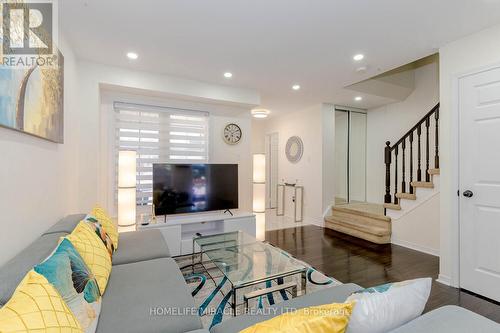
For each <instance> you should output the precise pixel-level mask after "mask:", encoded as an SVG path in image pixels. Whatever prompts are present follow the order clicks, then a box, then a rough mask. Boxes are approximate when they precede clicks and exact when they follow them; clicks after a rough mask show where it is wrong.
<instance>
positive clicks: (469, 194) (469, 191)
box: [463, 190, 474, 198]
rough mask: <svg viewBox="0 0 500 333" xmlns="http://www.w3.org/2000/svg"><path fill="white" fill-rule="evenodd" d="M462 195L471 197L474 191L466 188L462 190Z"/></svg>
mask: <svg viewBox="0 0 500 333" xmlns="http://www.w3.org/2000/svg"><path fill="white" fill-rule="evenodd" d="M463 195H464V197H466V198H472V196H473V195H474V193H473V192H472V191H471V190H467V191H464V193H463Z"/></svg>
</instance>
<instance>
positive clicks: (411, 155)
mask: <svg viewBox="0 0 500 333" xmlns="http://www.w3.org/2000/svg"><path fill="white" fill-rule="evenodd" d="M409 140H410V193H411V194H413V186H411V183H412V182H413V132H411V133H410V137H409Z"/></svg>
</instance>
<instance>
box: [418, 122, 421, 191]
mask: <svg viewBox="0 0 500 333" xmlns="http://www.w3.org/2000/svg"><path fill="white" fill-rule="evenodd" d="M421 137H422V126H421V125H418V127H417V142H418V146H417V150H418V151H417V181H419V182H420V181H422V144H421V143H422V140H421Z"/></svg>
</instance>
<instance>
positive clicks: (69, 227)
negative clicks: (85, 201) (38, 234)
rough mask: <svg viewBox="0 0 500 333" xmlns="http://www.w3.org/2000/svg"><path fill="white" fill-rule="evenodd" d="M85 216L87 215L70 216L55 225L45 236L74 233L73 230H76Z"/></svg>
mask: <svg viewBox="0 0 500 333" xmlns="http://www.w3.org/2000/svg"><path fill="white" fill-rule="evenodd" d="M85 216H86V215H85V214H74V215H68V216H66V217H65V218H63V219H61V220H59V222H57V223H56V224H54V225H53V226H52V227H51V228H50V229H49V230H47V231H46V232H45V233H44V235H48V234H58V233H65V234H70V233H72V232H73V229H75V228H76V226H77V225H78V223H80V221H81V220H83V219H84V218H85Z"/></svg>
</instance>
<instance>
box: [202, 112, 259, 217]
mask: <svg viewBox="0 0 500 333" xmlns="http://www.w3.org/2000/svg"><path fill="white" fill-rule="evenodd" d="M233 122H234V123H236V124H238V126H240V128H241V131H242V133H243V135H242V137H241V141H240V143H239V144H237V145H228V144H226V143H225V142H224V141H223V139H222V131H223V129H224V127H225V126H226V125H227V124H228V123H233ZM210 163H234V164H238V174H239V175H238V178H239V192H238V197H239V207H240V209H241V210H243V211H247V212H251V211H252V208H253V207H252V202H253V189H252V178H253V158H252V125H251V119H250V113H249V112H248V113H246V114H245V116H242V117H224V116H216V115H214V116H211V117H210Z"/></svg>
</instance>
